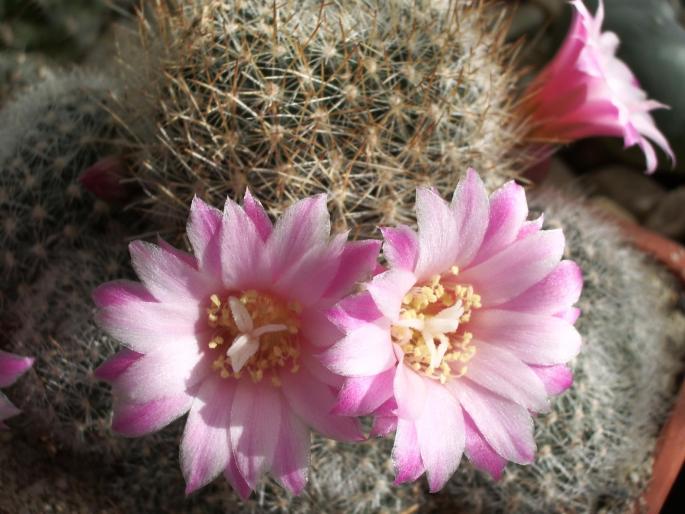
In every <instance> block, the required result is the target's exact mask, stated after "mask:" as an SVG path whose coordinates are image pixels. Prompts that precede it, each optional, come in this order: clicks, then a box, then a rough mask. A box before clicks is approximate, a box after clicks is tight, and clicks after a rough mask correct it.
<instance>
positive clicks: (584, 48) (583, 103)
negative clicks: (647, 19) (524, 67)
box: [523, 0, 674, 173]
mask: <svg viewBox="0 0 685 514" xmlns="http://www.w3.org/2000/svg"><path fill="white" fill-rule="evenodd" d="M571 4H572V5H573V7H574V15H573V21H572V24H571V28H570V31H569V33H568V35H567V36H566V39H565V41H564V43H563V45H562V46H561V48H560V49H559V52H558V53H557V55H556V56H555V57H554V59H553V60H552V61H551V62H550V63H549V64H548V65H547V66H546V67H545V68H544V69H543V70H542V72H541V73H540V74H539V75H538V76H537V77H536V78H535V80H534V81H533V82H532V83H531V85H530V86H529V87H528V90H527V94H526V100H525V101H524V103H523V109H524V112H525V113H526V114H527V115H529V116H531V118H532V122H533V124H534V125H533V128H532V134H531V136H532V137H538V138H542V139H545V140H550V139H551V140H556V141H559V142H563V143H565V142H570V141H574V140H577V139H582V138H585V137H595V136H616V137H623V142H624V144H625V146H626V147H629V146H633V145H636V144H637V145H639V147H640V148H641V149H642V151H643V152H644V154H645V157H646V159H647V171H648V172H650V173H651V172H653V171H654V170H655V169H656V165H657V158H656V154H655V152H654V148H653V147H652V145H651V144H650V142H649V141H648V139H651V140H652V141H653V142H655V143H656V144H657V145H659V146H660V147H661V148H662V149H663V150H664V152H666V153H667V154H668V155H669V157H670V158H671V160H674V157H673V152H672V150H671V147H670V146H669V144H668V141H667V140H666V138H665V137H664V135H663V134H662V133H661V132H660V131H659V129H658V128H657V127H656V124H655V123H654V119H653V118H652V116H651V115H650V114H649V111H651V110H653V109H657V108H661V107H665V106H664V105H662V104H660V103H659V102H656V101H654V100H649V99H647V95H646V93H645V92H644V91H643V90H642V89H641V88H640V85H639V84H638V81H637V79H636V78H635V76H634V75H633V73H632V72H631V71H630V68H628V66H627V65H626V64H625V63H624V62H623V61H621V60H620V59H619V58H618V57H616V50H617V48H618V45H619V40H618V37H617V36H616V34H614V33H613V32H602V31H601V29H602V22H603V20H604V4H603V2H602V1H601V0H600V2H599V9H598V11H597V15H596V16H595V17H593V16H592V14H590V12H589V11H588V10H587V8H586V7H585V5H583V2H582V1H581V0H572V1H571Z"/></svg>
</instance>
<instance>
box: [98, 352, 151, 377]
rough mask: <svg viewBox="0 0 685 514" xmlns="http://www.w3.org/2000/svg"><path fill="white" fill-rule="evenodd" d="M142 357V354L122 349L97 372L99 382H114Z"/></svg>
mask: <svg viewBox="0 0 685 514" xmlns="http://www.w3.org/2000/svg"><path fill="white" fill-rule="evenodd" d="M142 357H143V354H142V353H138V352H134V351H133V350H129V349H128V348H122V349H121V350H119V351H118V352H117V353H116V354H115V355H113V356H112V357H110V358H109V359H107V360H106V361H105V362H103V363H102V364H101V365H100V366H99V367H98V368H97V369H96V370H95V377H96V378H97V379H98V380H104V381H105V382H113V381H115V380H116V379H117V378H119V377H120V376H121V374H122V373H123V372H124V371H126V370H127V369H128V368H129V367H130V366H131V364H133V363H134V362H136V361H137V360H138V359H140V358H142Z"/></svg>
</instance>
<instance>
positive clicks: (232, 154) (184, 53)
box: [122, 0, 522, 236]
mask: <svg viewBox="0 0 685 514" xmlns="http://www.w3.org/2000/svg"><path fill="white" fill-rule="evenodd" d="M167 4H168V3H166V2H157V5H156V9H155V10H154V15H153V16H152V19H151V20H146V21H145V22H144V23H143V24H142V25H141V29H142V31H143V32H147V38H146V39H144V45H143V49H144V50H145V52H142V54H143V57H142V58H137V57H138V55H128V54H125V55H123V57H122V61H123V62H125V63H128V64H130V66H129V68H128V71H127V75H128V76H127V78H126V80H125V81H124V82H125V83H127V84H132V86H131V92H130V94H129V95H128V96H125V97H124V98H126V101H125V104H126V105H125V106H124V107H129V110H130V111H132V112H133V113H135V112H137V113H142V116H141V117H142V118H144V119H145V120H149V123H148V124H146V125H143V124H141V126H142V129H141V130H139V131H138V132H136V131H131V132H132V133H133V134H134V135H135V136H136V140H135V142H134V143H133V144H132V150H134V151H135V154H136V157H135V159H134V161H135V164H136V165H135V166H134V169H135V170H136V174H137V177H138V179H139V181H140V183H141V184H142V185H143V188H144V189H145V190H146V192H147V196H146V198H145V199H144V200H143V201H141V202H140V203H139V205H138V206H139V207H140V208H142V209H144V210H146V211H148V212H151V213H152V214H154V215H156V216H157V217H158V218H162V219H164V220H165V222H166V221H169V222H170V223H169V225H168V227H167V229H166V231H167V232H169V233H171V234H173V235H176V233H180V232H181V230H180V229H181V227H182V226H183V224H184V223H185V217H186V212H187V209H188V205H190V201H191V199H192V197H193V195H196V194H197V195H199V196H201V197H203V199H205V200H206V201H208V202H210V203H212V204H214V205H221V204H222V203H223V201H224V199H225V198H226V196H227V195H228V194H230V195H231V196H233V197H236V196H240V195H241V194H242V192H243V190H244V189H245V187H247V186H249V187H250V188H251V190H252V191H253V193H255V195H256V196H257V197H258V198H260V199H261V200H262V201H263V202H264V204H265V206H266V207H267V208H268V209H269V210H270V211H271V213H272V214H278V213H279V212H281V211H282V209H283V208H284V206H286V205H288V204H290V203H291V202H292V201H293V200H294V199H297V198H302V197H304V196H306V195H310V194H313V193H318V192H324V191H325V192H328V193H329V208H330V210H331V213H332V215H333V219H334V221H335V222H336V223H337V228H338V229H345V228H347V229H351V230H352V233H353V235H354V236H368V235H376V234H375V227H376V226H377V225H378V224H392V223H395V222H398V221H408V220H409V219H411V215H410V214H409V213H411V212H413V210H412V209H411V208H410V207H411V205H412V204H413V201H414V189H415V186H416V185H417V184H428V183H430V184H432V185H435V186H436V187H438V188H439V189H440V190H441V192H443V193H448V192H451V191H453V190H454V187H455V185H456V183H457V181H458V179H459V176H460V175H461V174H462V173H463V172H464V171H465V170H466V168H467V167H468V166H473V167H475V168H477V169H478V170H479V172H480V173H481V175H483V176H486V177H487V180H488V181H489V182H490V183H491V184H492V185H497V184H499V183H500V182H501V181H502V179H503V177H504V176H507V175H510V174H511V171H510V170H513V169H522V168H517V167H516V166H514V165H513V164H512V162H513V159H514V157H513V154H512V153H511V150H512V148H513V147H514V145H515V144H516V142H517V138H518V135H519V133H520V130H521V127H519V126H517V125H516V123H520V122H513V121H512V119H514V117H513V116H512V111H513V110H512V106H511V103H512V98H513V95H512V94H511V93H512V89H513V88H514V87H515V85H516V76H515V73H514V71H513V68H512V66H511V65H510V62H509V61H510V59H511V57H512V50H511V48H510V47H508V46H507V45H505V44H504V42H503V38H504V32H505V30H504V22H503V19H504V16H503V15H502V14H503V13H506V9H499V8H495V7H493V4H490V3H485V2H484V3H480V2H475V3H473V2H463V1H455V2H431V1H428V0H420V1H418V2H414V1H409V0H392V1H391V2H381V1H377V0H354V2H342V1H333V2H321V1H319V0H308V1H306V2H304V3H302V2H295V1H285V2H272V1H271V0H260V1H257V2H242V1H240V0H235V1H233V0H218V1H213V2H209V3H207V2H196V1H193V0H185V1H181V2H177V4H180V6H178V7H177V8H176V9H172V8H169V7H166V5H167ZM473 4H477V5H475V6H474V5H473ZM150 27H156V30H152V29H151V28H150ZM136 52H137V54H140V53H141V52H140V50H136ZM141 59H142V62H141ZM141 93H142V95H143V98H142V100H139V101H136V100H138V99H139V97H140V96H141ZM123 118H124V119H129V120H130V119H131V118H132V116H131V115H130V114H129V115H127V116H123Z"/></svg>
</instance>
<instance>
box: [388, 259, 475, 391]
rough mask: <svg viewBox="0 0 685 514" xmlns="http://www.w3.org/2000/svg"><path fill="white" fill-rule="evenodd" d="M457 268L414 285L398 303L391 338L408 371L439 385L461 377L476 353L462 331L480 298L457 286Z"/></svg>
mask: <svg viewBox="0 0 685 514" xmlns="http://www.w3.org/2000/svg"><path fill="white" fill-rule="evenodd" d="M458 274H459V269H458V268H457V267H456V266H454V267H453V268H452V269H451V270H450V271H449V272H448V273H445V274H443V275H436V276H434V277H432V278H431V279H430V281H429V282H428V283H427V284H424V285H416V286H414V287H413V288H412V289H411V291H409V293H407V294H406V295H405V297H404V299H403V300H402V308H401V309H400V321H399V322H398V323H396V324H394V325H393V326H392V338H393V340H394V341H395V343H397V344H399V345H400V346H401V347H402V351H403V352H404V360H405V362H406V363H407V364H408V365H409V366H411V368H412V369H413V370H414V371H416V372H418V373H422V374H423V375H425V376H427V377H428V378H432V379H435V380H439V381H440V382H441V383H442V384H444V383H445V382H447V380H448V379H450V378H459V377H463V376H464V375H465V374H466V372H467V370H468V367H467V363H468V362H469V361H470V360H471V359H472V358H473V356H474V355H475V353H476V347H475V346H474V345H473V344H472V343H471V340H472V339H473V334H471V332H467V331H465V330H463V325H464V324H465V323H467V322H468V321H469V320H470V319H471V311H472V310H473V309H478V308H480V306H481V304H480V296H479V295H477V294H475V293H474V292H473V287H471V286H470V285H464V284H459V283H458V282H457V275H458Z"/></svg>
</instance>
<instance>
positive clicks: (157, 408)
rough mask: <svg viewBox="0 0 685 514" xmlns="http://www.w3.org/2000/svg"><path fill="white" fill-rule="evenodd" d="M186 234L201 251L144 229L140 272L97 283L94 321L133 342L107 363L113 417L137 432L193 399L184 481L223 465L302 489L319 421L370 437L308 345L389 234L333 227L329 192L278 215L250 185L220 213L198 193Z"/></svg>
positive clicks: (238, 477) (247, 482)
mask: <svg viewBox="0 0 685 514" xmlns="http://www.w3.org/2000/svg"><path fill="white" fill-rule="evenodd" d="M187 233H188V239H189V240H190V243H191V245H192V247H193V251H194V254H195V255H194V256H192V255H189V254H187V253H185V252H182V251H179V250H177V249H175V248H173V247H171V246H169V245H167V244H166V243H164V242H163V241H162V242H160V245H159V246H155V245H152V244H148V243H144V242H141V241H136V242H134V243H132V244H131V246H130V250H131V256H132V262H133V267H134V269H135V271H136V273H137V274H138V277H139V278H140V280H141V282H142V283H135V282H127V281H118V282H111V283H107V284H104V285H103V286H101V287H100V288H98V289H97V290H96V291H95V293H94V299H95V302H96V303H97V305H98V307H99V308H100V310H99V313H98V318H99V322H100V323H101V325H102V326H103V327H104V329H105V330H107V331H108V332H109V333H110V334H111V335H112V336H114V337H116V338H118V339H120V340H121V341H122V342H123V343H124V344H125V345H126V348H125V349H123V350H121V351H120V352H119V353H118V354H117V355H115V356H114V357H113V358H112V359H110V360H109V361H107V362H106V363H105V364H104V365H103V366H101V367H100V368H99V370H98V376H99V377H100V378H102V379H104V380H108V381H111V382H112V383H113V393H114V399H115V404H114V411H115V414H114V420H113V423H112V424H113V428H114V429H115V430H116V431H118V432H120V433H122V434H124V435H127V436H140V435H143V434H147V433H149V432H154V431H156V430H159V429H160V428H162V427H164V426H165V425H167V424H169V423H170V422H171V421H173V420H174V419H176V418H178V417H179V416H182V415H183V414H185V413H186V412H189V415H188V418H187V420H186V426H185V433H184V435H183V440H182V442H181V467H182V469H183V474H184V476H185V479H186V484H187V488H186V491H187V493H190V492H192V491H194V490H196V489H198V488H200V487H202V486H204V485H205V484H207V483H209V482H210V481H212V480H213V479H214V478H215V477H216V476H217V475H218V474H219V473H221V472H223V473H224V475H225V476H226V478H227V479H228V481H229V482H230V483H231V485H232V486H233V488H234V489H235V490H236V491H237V492H238V493H239V494H240V495H241V496H242V497H247V496H248V495H249V494H250V492H251V490H253V489H254V488H255V486H256V485H257V482H258V481H259V479H260V477H261V476H262V475H263V474H264V473H265V472H267V471H270V472H271V474H272V475H274V476H275V477H276V478H277V479H278V480H279V481H280V482H281V483H282V484H283V486H284V487H285V488H287V489H288V490H290V491H292V492H293V493H299V492H300V491H301V490H302V488H303V487H304V485H305V482H306V478H307V467H308V459H309V444H310V443H309V440H310V430H311V429H314V430H316V431H318V432H321V433H322V434H324V435H326V436H328V437H332V438H335V439H340V440H343V441H355V440H360V439H361V438H362V436H361V434H360V430H359V426H358V423H357V421H356V420H354V419H353V418H349V417H341V416H338V415H333V414H331V413H330V412H331V409H332V408H333V406H334V405H335V402H336V394H337V391H338V389H339V387H340V385H341V381H342V380H341V378H340V377H336V376H335V375H333V374H332V373H330V372H329V371H327V370H326V369H325V368H324V367H323V366H321V364H320V363H318V361H317V359H315V358H314V357H313V354H314V353H315V352H319V351H321V349H322V348H323V347H325V344H326V343H327V342H330V340H329V336H328V333H329V332H330V331H331V330H332V328H333V327H332V326H330V325H329V323H328V322H327V320H326V317H325V310H326V309H327V308H329V307H330V306H331V305H333V304H334V303H335V302H337V301H338V300H339V299H340V298H342V297H343V295H345V294H348V293H349V292H350V290H351V288H352V287H353V285H354V284H355V283H356V282H357V281H358V280H360V279H362V278H365V277H366V276H368V275H369V274H370V271H371V270H372V269H373V267H374V265H375V262H376V258H377V255H378V252H379V250H380V243H378V242H375V241H359V242H352V243H349V242H347V234H341V235H337V236H335V237H333V238H331V237H330V219H329V215H328V212H327V210H326V198H325V196H324V195H319V196H315V197H311V198H307V199H305V200H302V201H300V202H298V203H296V204H295V205H293V206H291V207H290V208H289V209H287V210H286V212H285V213H284V214H283V216H282V217H281V218H280V219H279V220H278V222H277V223H276V224H275V225H272V223H271V221H269V218H268V216H267V214H266V212H265V211H264V209H263V208H262V206H261V205H260V204H259V203H258V202H257V201H255V200H254V199H253V197H252V196H251V195H250V193H249V192H248V193H247V194H246V195H245V201H244V205H243V207H240V206H239V205H237V204H236V203H235V202H233V201H231V200H230V199H229V200H227V201H226V205H225V207H224V211H223V213H222V212H220V211H218V210H216V209H213V208H212V207H209V206H208V205H206V204H205V203H203V202H202V201H200V200H198V199H197V198H196V199H195V200H194V201H193V205H192V207H191V211H190V219H189V222H188V229H187Z"/></svg>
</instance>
